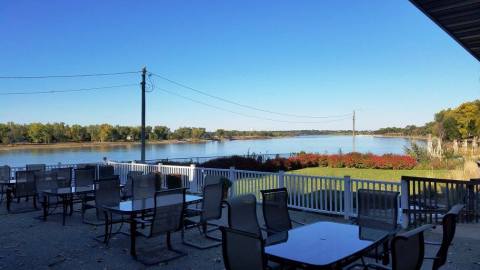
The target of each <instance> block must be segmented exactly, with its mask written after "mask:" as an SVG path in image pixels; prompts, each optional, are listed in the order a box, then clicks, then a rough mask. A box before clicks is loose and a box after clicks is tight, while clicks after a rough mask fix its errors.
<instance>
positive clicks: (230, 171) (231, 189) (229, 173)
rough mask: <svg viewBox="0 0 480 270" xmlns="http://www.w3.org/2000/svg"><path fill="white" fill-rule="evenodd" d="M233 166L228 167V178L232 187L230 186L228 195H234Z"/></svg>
mask: <svg viewBox="0 0 480 270" xmlns="http://www.w3.org/2000/svg"><path fill="white" fill-rule="evenodd" d="M235 178H236V177H235V167H230V170H229V171H228V179H229V180H230V182H231V183H232V187H231V188H230V197H233V196H235V180H236V179H235Z"/></svg>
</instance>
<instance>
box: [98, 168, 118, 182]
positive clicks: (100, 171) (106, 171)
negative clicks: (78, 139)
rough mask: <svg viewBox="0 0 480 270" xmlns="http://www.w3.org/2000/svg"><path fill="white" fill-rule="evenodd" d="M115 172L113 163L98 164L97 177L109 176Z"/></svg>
mask: <svg viewBox="0 0 480 270" xmlns="http://www.w3.org/2000/svg"><path fill="white" fill-rule="evenodd" d="M114 174H115V169H114V167H113V166H112V165H101V166H98V177H97V179H103V178H109V177H111V176H113V175H114Z"/></svg>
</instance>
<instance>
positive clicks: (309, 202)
mask: <svg viewBox="0 0 480 270" xmlns="http://www.w3.org/2000/svg"><path fill="white" fill-rule="evenodd" d="M107 164H108V165H112V166H113V167H114V168H115V173H116V174H118V175H119V176H120V179H121V181H122V182H123V183H125V182H126V177H127V173H128V172H129V171H142V172H145V173H150V172H160V173H161V174H162V175H163V177H165V176H166V175H167V174H178V175H181V176H182V179H183V183H184V186H185V187H187V188H188V189H189V190H190V191H191V192H201V190H202V187H203V179H204V178H205V176H206V175H219V176H223V177H225V178H228V179H229V180H230V181H231V182H232V187H231V189H230V196H238V195H242V194H248V193H251V194H254V195H255V196H256V197H257V200H258V201H261V199H262V196H261V192H260V191H261V190H265V189H274V188H283V187H285V188H287V190H288V193H289V198H288V205H289V207H291V208H293V209H299V210H305V211H313V212H318V213H326V214H334V215H343V216H345V218H350V217H355V216H356V214H357V209H356V205H357V196H356V192H357V190H358V189H370V190H386V191H398V192H400V191H401V184H400V182H387V181H376V180H360V179H351V178H350V177H349V176H345V177H326V176H310V175H298V174H289V173H284V172H282V171H280V172H277V173H272V172H258V171H245V170H236V169H235V168H230V169H214V168H201V167H196V166H195V165H190V166H173V165H162V164H158V165H149V164H138V163H123V162H112V161H108V162H107ZM164 182H165V181H164ZM399 205H400V198H399Z"/></svg>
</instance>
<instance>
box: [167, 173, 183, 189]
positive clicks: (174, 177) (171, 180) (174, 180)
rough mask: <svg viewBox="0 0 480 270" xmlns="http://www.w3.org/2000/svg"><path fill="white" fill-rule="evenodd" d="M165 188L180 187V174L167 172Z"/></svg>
mask: <svg viewBox="0 0 480 270" xmlns="http://www.w3.org/2000/svg"><path fill="white" fill-rule="evenodd" d="M166 180H167V189H176V188H182V187H183V184H182V176H181V175H180V174H167V177H166Z"/></svg>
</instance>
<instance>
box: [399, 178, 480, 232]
mask: <svg viewBox="0 0 480 270" xmlns="http://www.w3.org/2000/svg"><path fill="white" fill-rule="evenodd" d="M402 194H403V197H402V198H404V200H405V201H404V202H403V203H404V204H406V207H404V208H403V213H404V214H405V215H406V216H407V217H408V220H409V225H418V224H422V223H438V222H440V221H441V219H442V217H443V215H444V214H446V213H447V212H448V210H449V209H450V208H451V207H452V206H453V205H455V204H464V205H465V208H464V211H462V214H461V215H460V222H472V221H475V222H478V221H479V218H480V211H479V209H480V207H479V206H480V205H479V203H480V180H477V179H472V180H469V181H468V180H467V181H465V180H451V179H434V178H424V177H412V176H403V177H402Z"/></svg>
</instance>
